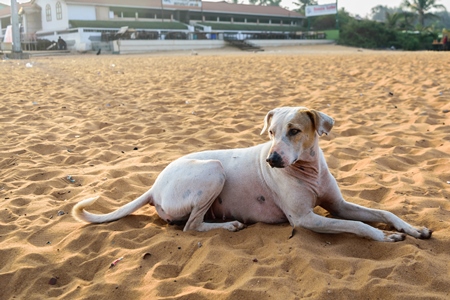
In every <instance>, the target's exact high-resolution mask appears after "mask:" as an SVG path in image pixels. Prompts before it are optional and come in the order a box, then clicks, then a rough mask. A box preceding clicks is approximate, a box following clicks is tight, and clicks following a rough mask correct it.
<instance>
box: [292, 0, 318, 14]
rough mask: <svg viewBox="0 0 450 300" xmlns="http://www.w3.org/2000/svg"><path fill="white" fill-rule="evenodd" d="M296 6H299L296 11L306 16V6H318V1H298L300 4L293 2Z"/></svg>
mask: <svg viewBox="0 0 450 300" xmlns="http://www.w3.org/2000/svg"><path fill="white" fill-rule="evenodd" d="M292 4H294V5H295V6H298V8H297V9H296V11H298V12H299V13H301V14H305V10H306V6H307V5H317V1H315V0H298V2H293V3H292Z"/></svg>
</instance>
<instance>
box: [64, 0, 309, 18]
mask: <svg viewBox="0 0 450 300" xmlns="http://www.w3.org/2000/svg"><path fill="white" fill-rule="evenodd" d="M66 3H67V4H78V5H79V4H85V5H102V6H117V7H136V8H160V7H161V0H128V1H126V2H125V1H123V0H66ZM164 8H165V9H183V8H184V9H186V7H179V6H166V7H164ZM188 9H189V10H201V8H199V7H189V8H188ZM203 11H204V12H217V13H224V12H225V13H233V14H250V15H270V16H283V17H303V16H302V15H300V14H299V13H297V12H294V11H289V10H287V9H285V8H282V7H279V6H261V5H250V4H234V3H228V2H225V1H222V2H208V1H203Z"/></svg>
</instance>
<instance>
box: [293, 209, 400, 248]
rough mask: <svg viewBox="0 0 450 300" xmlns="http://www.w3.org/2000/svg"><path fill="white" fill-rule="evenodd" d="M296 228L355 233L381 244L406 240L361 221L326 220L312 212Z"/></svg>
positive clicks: (297, 223) (301, 218)
mask: <svg viewBox="0 0 450 300" xmlns="http://www.w3.org/2000/svg"><path fill="white" fill-rule="evenodd" d="M294 226H296V227H303V228H307V229H310V230H312V231H315V232H320V233H344V232H345V233H353V234H356V235H358V236H361V237H365V238H369V239H373V240H375V241H380V242H398V241H403V240H404V239H405V234H403V233H385V232H383V231H382V230H379V229H376V228H373V227H372V226H369V225H367V224H365V223H362V222H360V221H349V220H340V219H332V218H326V217H323V216H319V215H317V214H315V213H314V212H313V211H312V210H311V211H309V212H308V213H307V214H305V215H303V216H300V217H299V218H298V219H297V220H295V221H294Z"/></svg>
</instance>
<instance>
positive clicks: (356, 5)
mask: <svg viewBox="0 0 450 300" xmlns="http://www.w3.org/2000/svg"><path fill="white" fill-rule="evenodd" d="M205 1H222V0H205ZM240 1H244V0H240ZM334 1H336V0H318V3H319V4H328V3H334ZM337 1H338V8H342V7H344V8H345V10H346V11H347V12H349V13H350V14H352V15H359V16H360V17H366V16H368V15H370V12H371V10H372V8H373V7H375V6H377V5H387V6H389V7H398V6H400V4H401V3H402V2H403V0H337ZM19 2H28V0H26V1H21V0H19ZM93 2H95V1H93ZM124 2H125V3H126V0H124ZM293 2H297V1H296V0H282V2H281V6H282V7H288V8H290V9H295V8H296V6H295V5H293V4H292V3H293ZM436 2H437V3H438V4H443V5H444V6H445V7H447V9H448V10H450V0H436ZM0 3H4V4H8V5H10V4H11V0H0Z"/></svg>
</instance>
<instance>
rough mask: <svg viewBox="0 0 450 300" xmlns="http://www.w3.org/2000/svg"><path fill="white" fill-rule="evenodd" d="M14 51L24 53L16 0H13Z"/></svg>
mask: <svg viewBox="0 0 450 300" xmlns="http://www.w3.org/2000/svg"><path fill="white" fill-rule="evenodd" d="M11 27H12V38H13V39H12V42H13V45H12V52H14V53H22V49H21V45H20V28H19V13H18V10H17V2H16V0H11Z"/></svg>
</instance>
